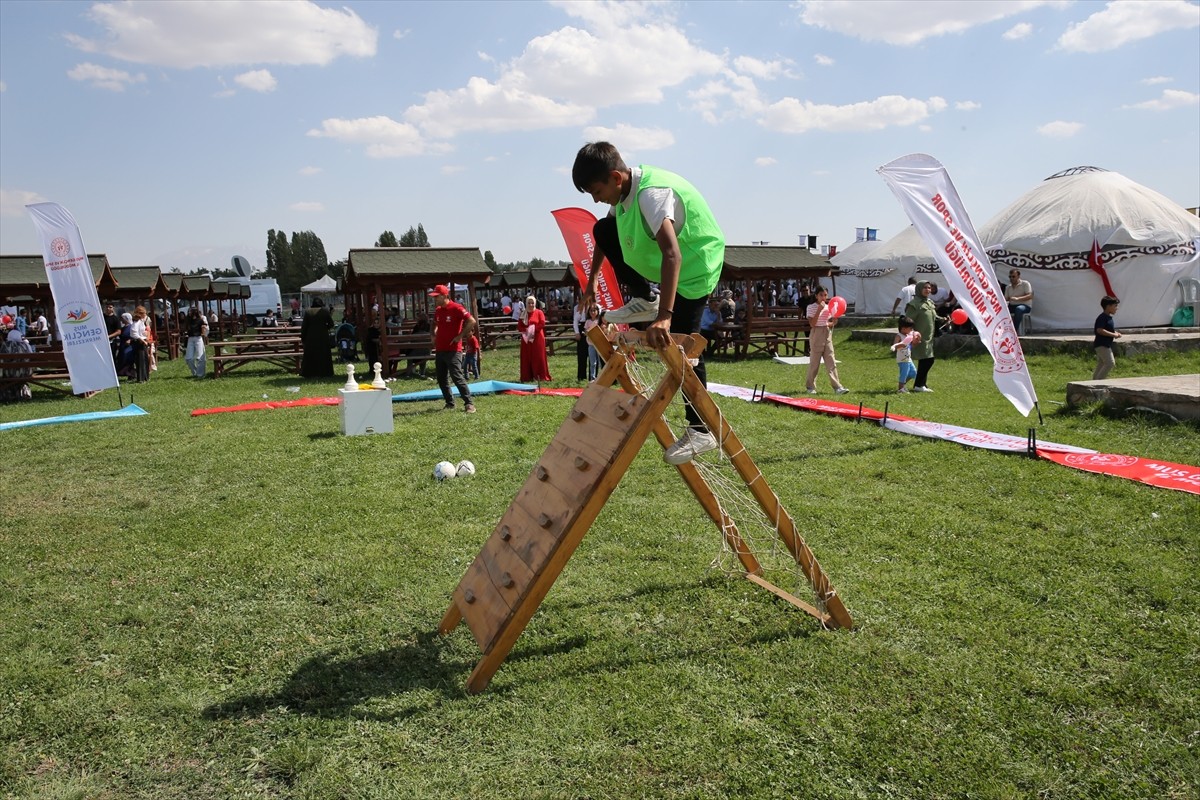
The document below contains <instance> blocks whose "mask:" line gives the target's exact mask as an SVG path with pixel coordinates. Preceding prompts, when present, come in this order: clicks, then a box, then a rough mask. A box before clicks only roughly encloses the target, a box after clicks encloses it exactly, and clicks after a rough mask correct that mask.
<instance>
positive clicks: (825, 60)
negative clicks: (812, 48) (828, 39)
mask: <svg viewBox="0 0 1200 800" xmlns="http://www.w3.org/2000/svg"><path fill="white" fill-rule="evenodd" d="M813 61H816V62H817V63H818V64H820V65H821V66H822V67H832V66H833V65H834V64H835V63H837V62H835V61H834V60H833V59H832V58H830V57H829V56H826V55H822V54H820V53H816V54H814V55H813Z"/></svg>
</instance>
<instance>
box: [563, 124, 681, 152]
mask: <svg viewBox="0 0 1200 800" xmlns="http://www.w3.org/2000/svg"><path fill="white" fill-rule="evenodd" d="M583 138H584V139H586V140H587V141H589V142H612V143H613V144H615V145H616V146H617V149H618V150H620V151H621V152H622V153H626V152H630V153H632V152H634V151H641V150H662V149H664V148H667V147H670V146H671V145H673V144H675V136H674V134H672V133H671V132H670V131H665V130H663V129H662V128H635V127H633V126H632V125H625V124H621V125H618V126H617V127H615V128H604V127H600V126H593V127H590V128H584V129H583Z"/></svg>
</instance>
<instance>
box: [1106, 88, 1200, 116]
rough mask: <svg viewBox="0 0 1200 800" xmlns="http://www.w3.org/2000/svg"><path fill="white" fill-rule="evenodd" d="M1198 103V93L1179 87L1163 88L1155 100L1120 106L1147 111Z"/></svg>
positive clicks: (1168, 109)
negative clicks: (1160, 94)
mask: <svg viewBox="0 0 1200 800" xmlns="http://www.w3.org/2000/svg"><path fill="white" fill-rule="evenodd" d="M1194 105H1200V94H1195V93H1194V92H1185V91H1182V90H1180V89H1163V93H1162V96H1161V97H1159V98H1158V99H1156V100H1147V101H1146V102H1144V103H1134V104H1133V105H1128V106H1122V108H1141V109H1145V110H1147V111H1171V110H1173V109H1176V108H1186V107H1188V106H1194Z"/></svg>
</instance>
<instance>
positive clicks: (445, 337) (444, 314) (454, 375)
mask: <svg viewBox="0 0 1200 800" xmlns="http://www.w3.org/2000/svg"><path fill="white" fill-rule="evenodd" d="M429 296H430V297H432V298H433V304H434V306H435V309H434V312H433V360H434V364H435V365H436V367H437V380H438V386H439V387H441V389H442V397H444V398H445V399H446V408H447V409H450V410H453V409H454V396H453V395H452V394H450V382H451V381H453V382H454V385H455V386H456V387H457V388H458V394H459V396H460V397H462V399H463V403H465V404H466V409H465V410H466V412H467V413H468V414H474V413H475V404H474V403H473V402H471V390H470V389H469V388H468V387H467V381H466V378H464V377H463V352H462V351H463V345H462V339H463V331H464V330H469V328H467V327H466V326H467V325H468V323H469V324H470V325H472V326H473V325H474V324H475V318H474V317H472V316H471V312H470V311H467V310H466V309H465V308H463V307H462V306H461V305H459V304H458V303H456V302H454V301H453V300H451V299H450V287H448V286H446V285H444V284H439V285H437V286H435V287H433V291H432V292H430V293H429Z"/></svg>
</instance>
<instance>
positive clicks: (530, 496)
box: [438, 327, 854, 693]
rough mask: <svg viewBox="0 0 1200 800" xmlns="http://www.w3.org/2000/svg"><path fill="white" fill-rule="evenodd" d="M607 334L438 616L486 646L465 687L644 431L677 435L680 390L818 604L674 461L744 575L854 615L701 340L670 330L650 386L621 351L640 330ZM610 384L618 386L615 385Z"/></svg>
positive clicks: (551, 575)
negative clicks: (717, 387)
mask: <svg viewBox="0 0 1200 800" xmlns="http://www.w3.org/2000/svg"><path fill="white" fill-rule="evenodd" d="M614 338H615V339H616V340H617V341H618V342H619V344H620V346H619V347H616V348H614V346H613V343H612V342H610V341H609V340H608V339H607V338H606V337H605V335H604V333H603V331H602V330H601V329H600V328H599V327H597V328H594V329H593V330H592V331H591V332H590V333H589V334H588V339H589V341H591V343H592V344H593V345H595V346H596V349H597V350H598V351H599V353H600V355H601V357H602V358H603V359H604V361H605V366H604V369H603V370H602V371H601V373H600V375H599V377H598V378H597V379H596V380H595V381H594V382H592V383H591V384H589V385H588V386H587V388H586V389H585V390H584V392H583V394H582V395H581V396H580V398H579V401H578V402H577V403H576V404H575V407H574V408H572V409H571V412H570V414H569V415H568V416H567V419H566V420H565V421H564V422H563V425H562V427H561V428H559V430H558V432H557V434H556V435H555V437H554V439H553V440H552V441H551V442H550V444H549V446H548V447H547V448H546V451H545V452H544V453H543V454H542V457H541V459H539V461H538V463H537V464H536V465H535V466H534V468H533V471H532V472H531V473H530V475H529V477H528V478H527V479H526V481H525V484H524V486H523V487H522V488H521V490H520V491H519V492H518V493H517V496H516V498H515V499H514V500H513V502H512V504H511V505H510V506H509V508H508V510H507V511H506V512H505V514H504V516H503V517H502V518H501V519H500V522H499V523H498V524H497V525H496V528H495V529H494V530H493V532H492V535H491V536H490V537H489V538H488V540H487V541H486V542H485V543H484V545H483V548H482V549H481V550H480V552H479V554H478V555H477V556H476V557H475V560H474V562H472V564H471V566H470V567H468V569H467V571H466V574H464V575H463V577H462V579H461V580H460V581H459V584H458V587H457V588H456V589H455V590H454V595H453V600H452V602H451V604H450V608H449V609H447V611H446V613H445V615H444V616H443V618H442V621H441V624H440V625H439V626H438V631H439V632H440V633H442V634H447V633H450V632H451V631H452V630H454V629H455V628H456V627H457V626H458V624H459V623H460V622H461V621H463V620H464V619H465V620H466V621H467V625H468V627H469V628H470V629H471V632H472V634H474V636H475V640H476V642H477V643H478V645H479V648H480V650H481V651H482V652H483V658H482V659H481V660H480V661H479V663H478V664H477V665H476V667H475V669H474V671H473V672H472V673H471V676H470V678H469V679H468V680H467V690H468V691H469V692H471V693H477V692H480V691H483V689H485V688H486V687H487V685H488V683H489V682H490V681H491V679H492V676H493V675H494V674H495V673H496V670H497V669H499V668H500V665H501V664H502V663H503V662H504V659H505V658H506V657H507V656H508V653H509V651H510V650H511V649H512V647H513V645H514V644H515V643H516V641H517V639H518V638H519V637H520V635H521V633H522V632H523V631H524V630H525V626H526V625H527V624H528V623H529V620H530V619H531V618H532V617H533V614H534V613H535V612H536V611H537V609H538V607H539V606H540V605H541V603H542V601H543V600H544V599H545V597H546V594H547V593H548V592H549V591H550V587H551V586H553V585H554V582H555V580H557V578H558V576H559V574H560V573H561V572H562V570H563V567H565V566H566V563H567V561H568V560H570V558H571V555H572V554H573V553H574V552H575V548H576V547H578V545H579V542H580V541H581V540H582V539H583V536H584V534H585V533H587V530H588V528H590V527H591V524H592V523H593V522H594V521H595V519H596V517H597V516H598V515H599V513H600V509H601V508H603V506H604V503H605V502H607V500H608V497H609V495H611V494H612V492H613V489H615V488H616V486H617V484H618V483H619V482H620V480H621V478H622V477H623V476H624V474H625V471H626V469H628V467H629V465H630V464H631V463H632V461H633V459H634V458H635V457H636V456H637V454H638V452H639V451H640V450H641V447H642V445H643V443H644V442H645V440H646V438H647V437H648V436H649V435H650V433H653V434H654V436H655V438H656V439H658V442H659V444H660V445H662V447H663V448H664V449H665V448H667V447H670V446H671V445H672V444H674V442H675V436H674V435H673V433H672V432H671V428H670V426H669V425H668V424H667V421H666V419H665V418H664V417H663V414H664V412H665V411H666V409H667V407H668V405H669V404H670V402H671V400H672V399H673V398H674V397H675V395H676V394H677V393H678V392H679V391H680V390H681V389H682V391H683V392H684V394H685V395H686V397H687V399H688V400H689V401H690V402H691V403H692V406H693V408H695V410H696V411H697V413H698V414H699V415H700V417H701V419H703V420H704V422H705V424H706V425H708V427H709V430H710V431H712V433H713V435H714V436H716V437H717V440H718V442H720V444H721V447H722V450H723V452H724V455H725V456H726V457H727V458H728V459H729V461H730V463H731V464H732V465H733V467H734V469H735V470H736V471H737V473H738V475H739V476H740V477H741V479H742V480H743V481H744V482H745V484H746V486H747V488H748V489H749V491H750V492H751V494H752V495H753V497H754V499H755V500H756V501H757V503H758V504H759V506H760V507H761V509H762V512H763V513H764V514H765V515H766V518H767V519H769V520H771V522H772V523H773V524H774V527H775V531H776V533H777V534H778V536H779V538H780V540H781V541H782V542H783V544H784V545H785V546H786V547H787V549H788V551H789V553H790V554H791V557H792V558H793V559H795V562H796V563H797V565H799V567H800V569H801V571H802V572H803V573H804V576H805V578H806V579H807V581H808V583H809V584H810V585H811V586H812V588H813V591H814V593H815V594H816V597H817V600H818V604H819V605H821V606H823V607H824V608H823V610H822V608H818V607H816V606H814V605H812V604H810V603H806V602H804V601H803V600H800V599H799V598H797V597H795V596H794V595H792V594H791V593H789V592H787V591H785V590H783V589H780V588H779V587H777V586H775V585H773V584H771V583H769V582H768V581H766V580H765V579H764V578H763V577H762V573H763V569H762V566H761V565H760V564H759V562H758V559H757V558H756V557H755V555H754V553H753V552H751V550H750V548H749V547H748V546H747V545H746V543H745V541H743V539H742V536H741V535H740V534H739V532H738V528H737V523H736V521H735V520H733V519H731V518H730V516H729V514H728V513H726V511H725V510H724V509H723V507H722V505H721V502H720V500H719V499H718V497H717V496H716V495H715V494H714V492H713V490H712V488H711V487H710V486H709V485H708V483H707V482H706V481H705V479H704V477H703V476H702V475H701V473H700V471H699V470H698V469H697V468H696V467H695V466H694V465H693V464H692V463H686V464H681V465H678V466H677V467H676V468H677V469H678V470H679V472H680V475H682V476H683V479H684V481H685V482H686V483H687V485H688V487H689V488H690V489H691V491H692V493H693V494H694V495H695V496H696V499H697V500H699V502H700V504H701V506H702V507H703V508H704V510H705V512H706V513H707V514H708V515H709V517H710V518H711V519H712V520H713V522H715V523H716V524H717V526H718V527H719V528H720V530H721V532H722V535H723V537H724V539H725V542H726V544H727V545H728V546H729V547H730V549H731V550H732V551H733V552H734V553H735V554H736V555H737V558H738V560H739V562H740V563H741V565H742V568H743V569H744V570H745V574H746V577H747V578H748V579H749V580H751V581H753V582H754V583H756V584H758V585H759V586H762V587H763V588H765V589H767V590H768V591H770V592H772V593H773V594H775V595H776V596H778V597H780V598H782V599H784V600H786V601H787V602H789V603H791V604H792V605H794V606H796V607H797V608H799V609H801V610H802V611H804V612H805V613H807V614H810V615H812V616H813V617H815V618H816V619H818V620H820V621H821V623H822V624H823V625H825V626H827V627H836V628H851V627H853V625H854V621H853V619H852V618H851V617H850V614H849V612H848V611H847V610H846V607H845V606H844V605H843V604H842V601H841V598H840V597H839V596H838V595H837V592H836V590H835V589H834V588H833V586H832V585H831V584H830V582H829V579H828V577H827V576H826V575H825V573H824V571H823V570H822V569H821V567H820V565H819V564H818V563H817V560H816V557H815V556H814V555H813V553H812V551H811V550H810V549H809V547H808V545H807V544H806V543H805V542H804V539H803V537H801V536H800V533H799V531H798V529H797V528H796V524H795V522H794V520H793V519H792V517H791V515H790V514H788V513H787V511H786V510H785V509H784V508H783V504H782V503H781V502H780V500H779V498H778V496H776V494H775V493H774V492H773V491H772V490H771V488H770V487H769V486H767V483H766V480H765V478H764V477H763V475H762V473H761V472H760V471H759V470H758V467H757V466H756V465H755V463H754V461H753V460H752V459H751V458H750V455H749V454H748V453H747V452H746V450H745V448H744V447H743V445H742V443H741V440H740V439H738V437H737V435H736V434H735V433H734V432H733V430H732V428H730V427H729V424H728V423H727V422H726V421H725V419H724V417H723V416H722V414H721V412H720V409H719V408H718V407H717V405H716V403H714V402H713V400H712V398H711V397H710V396H709V394H708V392H707V390H706V389H705V388H704V386H703V385H702V384H701V383H700V380H699V379H698V378H697V377H696V374H695V372H693V371H692V368H691V365H690V364H689V363H688V358H689V357H695V356H696V355H698V354H699V353H700V352H702V351H703V349H704V345H705V342H704V340H703V339H702V338H700V337H698V336H674V337H672V338H673V340H674V342H673V344H672V345H671V346H669V347H664V348H662V349H660V350H658V355H659V357H660V358H661V359H662V361H663V363H664V365H665V367H666V372H665V373H664V374H663V377H662V379H661V380H659V382H658V385H657V386H656V387H652V388H650V389H648V388H646V387H642V386H640V385H638V384H637V383H636V381H635V379H634V378H633V377H632V376H631V375H630V372H629V370H628V368H627V367H628V365H629V362H630V358H629V356H628V355H626V353H628V352H629V350H630V348H631V347H632V346H634V345H636V344H638V343H641V342H642V341H644V340H643V339H642V337H641V335H640V333H639V332H637V331H627V332H624V333H618V334H614ZM614 382H618V383H619V384H620V385H621V387H622V389H623V390H624V391H620V392H618V391H614V390H612V389H610V388H609V387H610V386H611V385H612V384H613V383H614Z"/></svg>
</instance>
